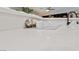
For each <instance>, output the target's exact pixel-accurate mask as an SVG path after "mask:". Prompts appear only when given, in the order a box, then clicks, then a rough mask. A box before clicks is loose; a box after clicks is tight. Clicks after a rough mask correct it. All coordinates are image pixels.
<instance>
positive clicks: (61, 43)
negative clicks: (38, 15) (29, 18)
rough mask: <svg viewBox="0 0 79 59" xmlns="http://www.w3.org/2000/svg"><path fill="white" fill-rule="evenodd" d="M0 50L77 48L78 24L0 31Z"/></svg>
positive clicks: (78, 39) (78, 43)
mask: <svg viewBox="0 0 79 59" xmlns="http://www.w3.org/2000/svg"><path fill="white" fill-rule="evenodd" d="M0 50H8V51H10V50H15V51H16V50H22V51H24V50H26V51H27V50H31V51H40V50H43V51H47V50H48V51H50V50H79V25H76V24H75V22H72V24H71V25H70V26H61V27H59V28H58V29H56V30H45V29H36V28H32V29H23V28H22V29H15V30H7V31H0Z"/></svg>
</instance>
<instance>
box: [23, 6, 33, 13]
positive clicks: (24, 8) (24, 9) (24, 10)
mask: <svg viewBox="0 0 79 59" xmlns="http://www.w3.org/2000/svg"><path fill="white" fill-rule="evenodd" d="M22 11H23V12H26V13H32V12H33V9H30V8H28V7H22Z"/></svg>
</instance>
